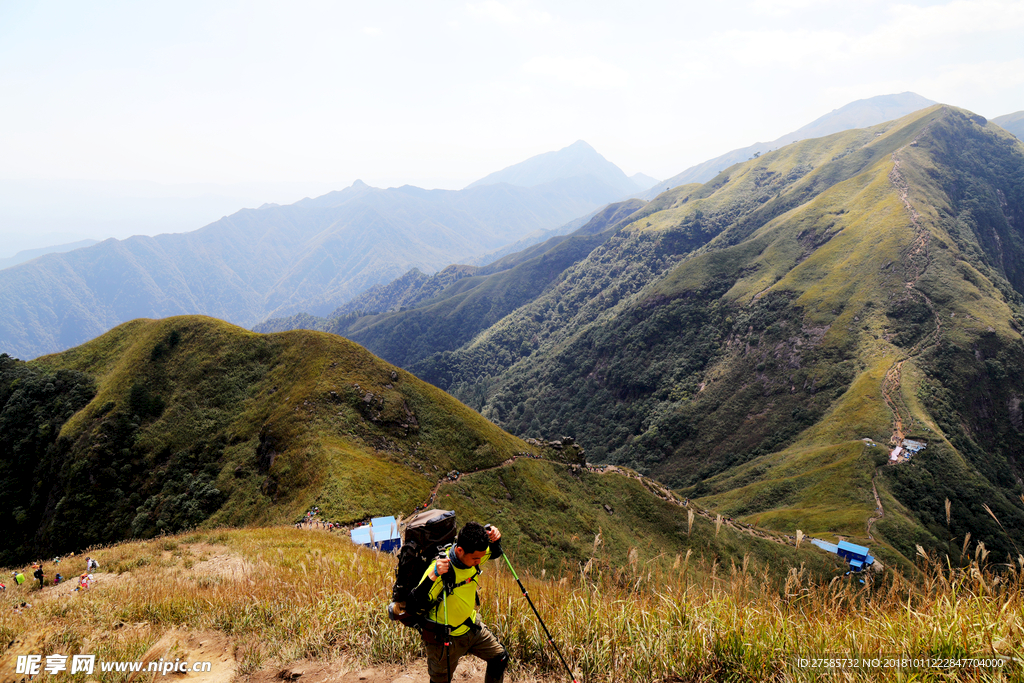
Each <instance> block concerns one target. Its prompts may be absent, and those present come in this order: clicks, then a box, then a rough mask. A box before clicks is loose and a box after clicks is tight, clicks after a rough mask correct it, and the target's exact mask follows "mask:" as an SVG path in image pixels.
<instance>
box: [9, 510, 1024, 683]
mask: <svg viewBox="0 0 1024 683" xmlns="http://www.w3.org/2000/svg"><path fill="white" fill-rule="evenodd" d="M972 550H973V551H972V553H971V557H973V558H974V559H973V560H972V561H971V563H970V564H969V565H968V566H966V567H961V568H954V567H951V566H949V565H948V564H946V561H945V560H944V559H942V560H940V559H939V558H934V557H920V558H919V568H920V569H921V570H922V574H921V577H920V579H919V580H918V581H916V582H911V581H909V580H907V579H906V578H904V577H902V576H900V575H898V574H895V573H892V572H885V573H870V574H867V575H865V576H864V578H865V579H866V581H865V583H864V584H863V585H862V584H860V583H859V580H858V579H856V578H853V579H850V578H842V577H836V578H835V579H833V580H832V581H830V582H828V583H824V584H820V583H819V584H814V583H812V582H811V581H810V580H809V575H808V574H807V573H805V572H803V571H802V570H796V569H794V570H792V571H791V572H790V574H789V576H788V578H787V579H786V580H785V581H784V582H780V581H778V580H776V579H773V578H771V577H770V575H769V574H768V572H767V571H765V572H762V573H755V572H754V571H752V570H750V568H749V567H748V565H747V563H746V562H742V563H739V564H733V563H730V564H727V565H720V564H718V563H717V562H715V561H708V560H706V559H702V560H697V559H696V558H693V557H691V556H690V555H689V554H687V556H686V557H685V558H683V557H681V556H680V557H677V558H676V562H675V563H674V564H673V565H672V568H671V569H670V570H666V571H661V570H658V569H653V568H651V566H652V565H645V564H644V563H643V562H633V563H627V564H625V565H624V566H622V567H620V568H618V569H615V570H610V569H607V568H605V569H603V570H601V569H598V568H597V567H598V566H599V563H590V564H588V565H587V566H586V567H585V568H583V569H581V570H574V571H573V572H572V573H568V574H566V575H565V576H563V577H561V578H560V579H558V580H546V581H545V580H540V579H538V578H536V577H531V576H529V573H528V572H527V571H525V568H524V567H518V568H517V569H518V571H519V573H520V576H521V577H522V578H523V580H524V582H525V583H526V585H527V587H528V589H529V591H530V595H531V596H532V598H533V600H534V602H535V604H536V605H537V606H538V609H539V610H540V612H541V614H542V615H543V617H544V619H545V622H546V623H547V625H548V628H549V629H550V630H551V633H552V634H553V636H554V638H555V639H556V642H557V643H558V645H559V647H560V648H561V650H562V652H563V654H564V655H565V657H566V659H567V660H568V662H569V664H570V666H571V667H572V668H573V670H574V671H575V672H576V674H577V676H578V678H579V680H581V681H674V680H750V681H762V680H795V679H799V680H803V679H816V677H817V679H819V680H829V679H828V678H821V677H820V676H819V675H818V674H813V675H812V674H810V673H809V672H808V671H807V670H800V669H798V668H796V667H794V666H793V662H794V658H795V657H797V656H813V655H819V656H820V655H824V654H828V653H832V654H843V655H847V656H854V657H869V656H870V657H875V656H880V655H885V654H889V655H901V656H913V657H933V658H969V657H975V658H983V659H995V660H996V661H998V662H1000V665H999V668H962V669H957V670H956V671H951V670H945V671H943V670H940V669H935V668H926V669H921V670H915V671H911V670H909V669H908V670H902V671H900V670H896V669H892V670H884V671H883V670H880V669H879V670H873V671H870V672H869V673H867V674H864V673H863V672H862V674H858V675H852V676H850V677H849V678H850V679H859V680H878V679H886V678H888V679H892V680H951V679H953V678H958V679H960V680H964V679H966V680H998V679H1006V680H1019V679H1020V676H1021V672H1022V671H1024V668H1021V661H1022V658H1024V644H1022V633H1024V599H1022V596H1021V589H1022V588H1024V557H1022V558H1020V559H1019V560H1018V562H1017V563H1015V564H1014V565H1012V566H1010V565H998V566H997V565H990V564H987V562H986V559H985V551H984V548H983V547H981V546H977V547H975V548H973V549H972ZM94 557H98V558H99V560H100V563H101V567H102V569H103V570H104V572H105V573H104V574H103V575H101V576H102V580H101V581H100V582H99V583H98V585H97V586H95V587H94V588H93V589H90V590H89V591H88V592H84V593H74V592H70V591H65V592H64V593H63V594H62V595H56V589H54V588H47V589H46V591H45V593H44V594H43V595H40V594H39V592H38V591H29V590H28V588H27V585H26V586H22V587H18V588H14V589H10V590H8V591H7V592H6V593H5V594H3V597H2V601H3V609H2V612H0V637H2V640H3V642H4V643H5V645H6V644H7V643H10V642H11V641H15V640H17V641H18V642H20V643H23V644H24V643H28V644H29V646H30V647H31V648H34V650H33V651H34V652H36V653H38V654H43V655H46V654H51V653H55V652H60V653H62V654H74V653H91V654H97V655H99V656H100V657H101V658H105V659H125V660H141V659H142V658H143V656H144V654H145V653H146V652H147V651H148V650H150V648H151V647H152V646H153V645H154V644H156V643H157V642H158V641H159V640H160V639H161V638H162V637H165V636H166V635H167V634H168V633H169V632H172V631H178V632H180V631H190V632H199V631H202V632H219V633H221V634H223V635H224V637H225V638H226V639H227V641H226V642H229V643H230V644H231V652H232V653H233V657H234V658H235V660H236V662H237V665H236V666H237V675H238V676H240V677H242V678H244V677H246V676H247V675H248V674H251V673H253V672H256V671H260V670H265V669H272V668H274V667H279V666H282V665H284V664H286V663H288V662H293V661H297V660H310V659H312V660H323V661H325V662H326V661H337V660H340V659H344V660H346V661H349V662H353V663H355V664H363V665H372V664H377V665H381V664H386V663H391V664H396V663H408V662H410V661H411V660H412V659H414V658H415V657H417V656H419V653H420V646H419V641H418V638H417V637H416V634H415V632H413V631H411V630H409V629H406V628H403V627H400V626H398V625H396V624H394V623H391V622H389V621H388V620H387V618H386V616H385V614H384V607H385V605H386V603H387V600H388V597H389V594H390V588H391V583H392V580H393V576H394V574H393V572H394V562H395V560H394V558H393V557H392V556H390V555H381V554H377V553H375V552H372V551H369V550H365V549H362V548H357V547H355V546H353V545H352V544H351V543H350V542H349V541H348V540H347V539H346V538H344V537H339V536H336V535H331V534H328V533H326V532H316V531H300V530H296V529H291V528H272V529H256V530H235V531H216V532H208V533H202V534H192V535H185V536H177V537H167V538H163V539H156V540H153V541H147V542H133V543H125V544H121V545H118V546H114V547H110V548H105V549H100V550H98V551H96V552H95V554H94ZM512 560H513V562H515V558H512ZM76 561H77V562H78V564H84V558H82V559H80V560H79V558H71V559H68V560H65V562H64V563H62V565H61V566H62V567H65V568H66V569H67V570H68V573H69V574H70V573H72V571H71V570H75V571H77V565H76ZM701 564H702V565H703V566H697V565H701ZM666 566H667V565H666ZM485 569H486V575H485V577H484V579H483V589H482V599H483V606H482V612H483V615H484V618H485V620H487V622H488V623H489V624H490V625H491V626H492V628H493V629H494V630H495V631H496V632H497V633H498V634H500V637H501V639H502V640H503V642H504V643H505V644H506V646H507V647H508V649H509V651H510V652H511V654H512V657H513V662H514V665H513V668H512V670H511V672H510V673H511V676H512V677H513V678H514V679H515V680H536V679H537V678H539V677H543V678H545V679H547V678H553V679H555V680H560V679H561V677H564V669H562V667H561V664H560V663H559V662H558V660H557V659H556V658H555V655H554V652H553V651H552V650H551V649H550V647H549V646H547V645H546V643H545V638H544V636H543V632H542V631H541V629H540V627H539V625H538V624H537V621H536V619H535V618H534V616H533V613H532V612H531V611H530V608H529V606H528V605H527V603H526V601H525V600H524V599H523V598H522V596H521V594H520V592H519V589H518V587H517V586H516V584H515V582H514V581H513V580H512V577H511V575H510V574H509V572H508V571H507V570H506V569H505V568H504V566H503V563H500V564H499V563H495V564H494V565H491V566H489V567H487V566H485ZM49 573H50V574H51V575H52V569H51V570H50V572H49ZM46 593H49V595H47V594H46ZM23 599H27V600H28V601H30V602H32V603H34V604H33V607H32V608H31V609H28V610H23V611H22V612H21V613H16V612H15V611H14V610H13V609H12V607H13V606H14V605H15V604H16V603H18V602H20V601H21V600H23ZM165 640H166V638H165ZM14 654H17V653H15V652H13V651H12V650H10V649H8V650H6V651H4V652H0V667H4V670H3V671H2V672H0V673H2V674H3V675H4V676H6V675H7V673H8V672H7V670H6V669H7V668H8V667H10V668H11V669H12V670H13V658H12V656H13V655H14ZM8 660H10V661H8ZM275 670H276V669H275ZM60 675H63V676H68V674H66V673H65V674H58V676H60ZM125 676H126V675H125V674H104V675H102V676H99V677H98V678H97V680H102V681H120V680H126V678H125ZM53 678H54V679H56V676H55V677H53ZM41 680H47V679H46V677H45V676H44V677H43V678H42V679H41ZM194 680H199V679H198V678H195V679H194Z"/></svg>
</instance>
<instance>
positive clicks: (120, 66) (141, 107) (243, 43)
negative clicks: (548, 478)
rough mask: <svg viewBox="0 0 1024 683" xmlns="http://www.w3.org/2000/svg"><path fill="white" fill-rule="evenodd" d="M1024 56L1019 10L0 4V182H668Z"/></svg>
mask: <svg viewBox="0 0 1024 683" xmlns="http://www.w3.org/2000/svg"><path fill="white" fill-rule="evenodd" d="M1022 45H1024V2H1021V1H1020V0H1016V1H1009V0H976V1H975V0H956V1H953V2H909V3H893V2H888V1H884V2H883V1H879V2H874V1H872V0H859V2H856V3H851V2H848V1H844V2H839V1H835V2H832V1H826V0H821V1H818V0H779V1H773V0H750V1H749V2H706V1H702V2H686V1H680V0H672V1H669V2H636V1H633V2H628V3H627V2H619V3H610V2H605V3H595V2H593V1H592V0H589V1H586V2H583V1H580V2H533V1H532V0H479V1H477V0H471V1H469V2H464V1H460V2H445V1H439V0H432V1H430V2H423V1H422V0H420V1H415V2H412V1H410V2H404V1H389V0H380V1H378V2H365V1H361V2H301V1H296V0H292V1H289V2H256V1H252V0H244V1H242V0H239V1H237V2H234V1H225V0H202V1H201V2H192V1H189V0H175V2H162V3H154V2H138V1H135V0H133V1H132V2H95V3H83V2H32V1H31V0H0V130H2V131H3V134H2V135H0V179H2V180H27V179H37V180H38V179H42V180H49V179H85V180H131V181H155V182H158V183H193V182H205V183H220V184H229V183H241V182H250V183H251V182H263V183H267V182H279V181H302V182H308V183H310V186H311V187H313V186H315V187H317V188H322V187H329V186H334V187H337V188H341V187H344V186H347V185H349V184H351V182H352V181H353V180H355V179H356V178H361V179H362V180H364V181H366V182H367V183H369V184H371V185H376V186H381V187H387V186H392V185H401V184H405V183H410V184H414V185H419V186H422V187H429V188H432V187H444V188H461V187H463V186H465V185H466V184H468V183H470V182H472V181H473V180H476V179H477V178H480V177H482V176H484V175H486V174H487V173H490V172H491V171H494V170H497V169H499V168H502V167H504V166H507V165H510V164H513V163H516V162H519V161H522V160H523V159H526V158H528V157H530V156H533V155H535V154H539V153H541V152H545V151H549V150H552V149H559V148H561V147H564V146H566V145H568V144H571V143H572V142H574V141H575V140H577V139H584V140H586V141H587V142H589V143H590V144H591V145H593V146H594V147H595V148H596V149H597V150H598V151H599V152H601V153H602V154H603V155H604V156H605V157H606V158H607V159H609V160H610V161H612V162H614V163H616V164H618V165H619V166H620V167H621V168H622V169H623V170H624V171H625V172H626V173H628V174H633V173H636V172H638V171H642V172H644V173H647V174H649V175H652V176H655V177H657V178H665V177H668V176H671V175H674V174H676V173H678V172H680V171H682V170H683V169H685V168H686V167H688V166H690V165H692V164H694V163H698V162H701V161H704V160H706V159H708V158H710V157H713V156H717V155H719V154H721V153H723V152H726V151H728V150H730V149H733V148H736V147H741V146H745V145H748V144H751V143H753V142H756V141H767V140H771V139H774V138H776V137H778V136H780V135H782V134H783V133H787V132H789V131H791V130H794V129H796V128H798V127H800V126H802V125H804V124H806V123H808V122H810V121H811V120H813V119H815V118H817V117H818V116H820V115H822V114H824V113H826V112H828V111H831V110H832V109H835V108H838V107H840V106H842V105H844V104H846V103H848V102H850V101H852V100H855V99H860V98H864V97H871V96H873V95H881V94H887V93H896V92H902V91H907V90H910V91H914V92H916V93H918V94H920V95H923V96H925V97H928V98H931V99H933V100H938V101H941V102H947V103H950V104H955V105H958V106H962V107H966V108H968V109H971V110H973V111H975V112H977V113H980V114H983V115H985V116H988V117H993V116H998V115H1001V114H1007V113H1011V112H1015V111H1019V110H1021V109H1024V50H1022V49H1021V46H1022ZM268 199H274V198H272V197H268ZM0 223H2V216H0ZM197 227H198V226H197ZM3 229H4V226H3V225H0V231H2V230H3ZM0 251H2V250H0Z"/></svg>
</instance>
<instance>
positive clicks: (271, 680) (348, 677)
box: [238, 656, 558, 683]
mask: <svg viewBox="0 0 1024 683" xmlns="http://www.w3.org/2000/svg"><path fill="white" fill-rule="evenodd" d="M484 668H485V667H484V664H483V662H482V661H480V660H479V659H477V658H476V657H473V656H467V657H465V658H464V659H463V660H462V661H460V662H459V665H458V667H457V668H456V669H455V675H454V676H452V683H470V682H472V683H480V682H481V681H483V680H484ZM238 680H239V681H240V682H242V683H281V681H297V682H298V683H429V681H430V677H429V676H427V662H426V660H425V659H417V660H414V661H413V662H411V663H409V664H407V665H404V666H400V665H384V666H375V667H364V668H355V667H352V666H351V665H349V664H347V663H345V662H320V661H309V660H304V661H300V662H293V663H291V664H287V665H284V666H280V665H279V666H270V667H267V668H265V669H263V670H261V671H257V672H256V673H254V674H252V675H250V676H244V677H240V678H239V679H238ZM505 680H506V681H508V682H509V683H539V682H538V681H537V679H535V678H529V679H527V678H517V679H512V678H511V677H509V676H506V677H505ZM556 680H558V679H556Z"/></svg>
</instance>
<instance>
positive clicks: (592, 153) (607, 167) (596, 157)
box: [466, 140, 637, 197]
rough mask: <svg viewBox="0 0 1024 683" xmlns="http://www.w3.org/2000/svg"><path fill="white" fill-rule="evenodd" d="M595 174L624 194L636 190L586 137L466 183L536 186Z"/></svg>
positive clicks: (470, 186) (623, 174)
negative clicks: (585, 139)
mask: <svg viewBox="0 0 1024 683" xmlns="http://www.w3.org/2000/svg"><path fill="white" fill-rule="evenodd" d="M588 175H589V176H594V177H595V178H598V179H599V180H601V181H603V182H605V183H606V184H608V185H610V186H611V187H614V188H616V189H618V190H621V191H622V196H623V197H625V196H628V195H630V194H632V193H634V192H636V190H637V187H636V184H635V183H633V181H631V180H630V179H629V178H628V177H626V174H625V173H623V172H622V169H620V168H619V167H618V166H616V165H615V164H613V163H612V162H610V161H608V160H607V159H605V158H604V157H603V156H601V155H600V154H599V153H598V152H597V150H595V149H594V148H593V147H591V146H590V145H589V144H588V143H587V142H586V141H584V140H577V141H576V142H574V143H572V144H571V145H569V146H568V147H563V148H562V149H560V150H557V151H553V152H544V153H543V154H538V155H537V156H534V157H530V158H529V159H527V160H526V161H521V162H519V163H518V164H514V165H512V166H509V167H508V168H504V169H502V170H500V171H496V172H494V173H491V174H490V175H488V176H487V177H485V178H481V179H480V180H478V181H476V182H475V183H471V184H469V185H467V186H466V189H467V190H468V189H470V188H472V187H481V186H484V185H497V184H498V183H508V184H509V185H516V186H518V187H536V186H537V185H543V184H544V183H550V182H552V181H556V180H565V179H568V178H575V177H579V176H588Z"/></svg>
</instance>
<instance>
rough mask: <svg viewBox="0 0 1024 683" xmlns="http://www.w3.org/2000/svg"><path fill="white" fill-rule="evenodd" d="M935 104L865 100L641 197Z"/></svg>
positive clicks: (897, 97) (910, 96) (899, 98)
mask: <svg viewBox="0 0 1024 683" xmlns="http://www.w3.org/2000/svg"><path fill="white" fill-rule="evenodd" d="M934 104H935V102H933V101H932V100H929V99H928V98H926V97H921V96H920V95H918V94H917V93H912V92H904V93H899V94H894V95H878V96H876V97H868V98H866V99H863V100H856V101H854V102H850V103H849V104H846V105H843V106H842V107H840V108H839V109H834V110H832V111H831V112H829V113H828V114H825V115H824V116H820V117H818V118H817V119H815V120H814V121H811V122H810V123H808V124H807V125H806V126H802V127H800V128H798V129H797V130H795V131H793V132H792V133H786V134H785V135H783V136H782V137H779V138H776V139H775V140H772V141H771V142H755V143H754V144H753V145H749V146H747V147H742V148H740V149H734V150H732V151H731V152H726V153H725V154H723V155H721V156H718V157H715V158H714V159H709V160H708V161H705V162H702V163H700V164H697V165H696V166H691V167H690V168H688V169H686V170H685V171H683V172H682V173H679V174H677V175H674V176H672V177H671V178H669V179H668V180H665V181H662V182H661V183H659V184H658V185H657V187H652V188H651V189H650V190H648V191H647V192H645V193H643V194H642V195H640V196H641V197H644V198H645V199H653V198H654V197H655V196H656V195H657V194H658V193H659V192H661V191H663V190H667V189H669V188H672V187H677V186H679V185H685V184H687V183H705V182H707V181H709V180H711V179H712V178H714V177H715V176H717V175H718V174H719V173H720V172H721V171H722V170H723V169H725V168H728V167H729V166H732V165H733V164H739V163H742V162H744V161H746V160H747V159H750V158H751V157H753V156H754V155H760V154H764V153H765V152H769V151H771V150H773V149H779V148H780V147H783V146H784V145H788V144H790V143H792V142H796V141H798V140H808V139H810V138H820V137H823V136H825V135H831V134H832V133H838V132H840V131H844V130H850V129H852V128H867V127H868V126H874V125H876V124H879V123H882V122H884V121H891V120H893V119H898V118H900V117H902V116H906V115H907V114H910V113H911V112H915V111H919V110H921V109H924V108H925V107H930V106H932V105H934Z"/></svg>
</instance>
